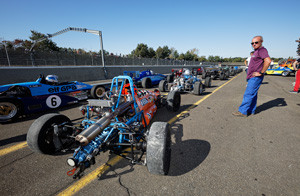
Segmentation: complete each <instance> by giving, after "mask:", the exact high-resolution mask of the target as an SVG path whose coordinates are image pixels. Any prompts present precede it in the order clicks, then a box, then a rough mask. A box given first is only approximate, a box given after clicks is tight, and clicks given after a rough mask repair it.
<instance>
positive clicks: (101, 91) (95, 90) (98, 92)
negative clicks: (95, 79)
mask: <svg viewBox="0 0 300 196" xmlns="http://www.w3.org/2000/svg"><path fill="white" fill-rule="evenodd" d="M104 95H105V88H104V87H103V86H101V85H95V86H93V87H92V89H91V96H92V98H94V99H99V98H102V97H103V96H104Z"/></svg>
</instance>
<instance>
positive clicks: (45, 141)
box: [26, 114, 72, 154]
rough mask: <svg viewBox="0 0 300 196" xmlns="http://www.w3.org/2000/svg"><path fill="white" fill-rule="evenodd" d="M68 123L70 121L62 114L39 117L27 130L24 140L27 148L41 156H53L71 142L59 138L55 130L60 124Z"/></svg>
mask: <svg viewBox="0 0 300 196" xmlns="http://www.w3.org/2000/svg"><path fill="white" fill-rule="evenodd" d="M70 122H71V121H70V119H69V118H68V117H66V116H65V115H62V114H46V115H43V116H41V117H39V118H38V119H36V120H35V121H34V122H33V123H32V125H31V126H30V128H29V130H28V133H27V138H26V140H27V144H28V146H29V147H30V149H31V150H32V151H34V152H37V153H41V154H54V153H55V152H57V151H59V150H61V149H63V148H64V147H65V146H66V145H69V144H70V143H71V142H72V141H71V140H70V139H67V138H61V137H59V136H58V135H59V134H58V133H55V129H56V128H57V129H59V128H60V126H61V124H68V123H70ZM63 130H64V129H63Z"/></svg>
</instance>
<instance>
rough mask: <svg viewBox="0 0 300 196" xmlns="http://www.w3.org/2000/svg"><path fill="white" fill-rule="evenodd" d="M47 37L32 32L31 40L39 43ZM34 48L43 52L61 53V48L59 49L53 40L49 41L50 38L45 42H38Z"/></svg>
mask: <svg viewBox="0 0 300 196" xmlns="http://www.w3.org/2000/svg"><path fill="white" fill-rule="evenodd" d="M45 37H46V36H45V34H42V33H39V32H37V31H34V30H31V36H30V37H29V38H30V39H31V40H32V41H37V40H39V39H41V38H45ZM34 48H35V49H36V50H42V51H59V48H58V47H57V45H56V43H55V42H53V41H52V40H49V39H48V38H47V39H46V40H44V41H41V42H37V43H36V45H35V47H34Z"/></svg>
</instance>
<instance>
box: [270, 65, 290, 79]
mask: <svg viewBox="0 0 300 196" xmlns="http://www.w3.org/2000/svg"><path fill="white" fill-rule="evenodd" d="M291 73H294V70H293V69H291V68H289V67H281V66H279V65H271V66H270V67H269V68H268V69H267V71H266V74H268V75H281V76H283V77H286V76H288V75H290V74H291Z"/></svg>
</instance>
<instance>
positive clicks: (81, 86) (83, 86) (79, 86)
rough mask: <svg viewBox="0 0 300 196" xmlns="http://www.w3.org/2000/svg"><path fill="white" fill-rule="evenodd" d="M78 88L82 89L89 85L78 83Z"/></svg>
mask: <svg viewBox="0 0 300 196" xmlns="http://www.w3.org/2000/svg"><path fill="white" fill-rule="evenodd" d="M76 87H77V89H80V88H85V87H87V85H76Z"/></svg>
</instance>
